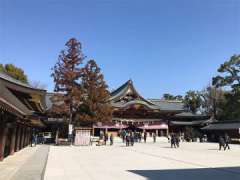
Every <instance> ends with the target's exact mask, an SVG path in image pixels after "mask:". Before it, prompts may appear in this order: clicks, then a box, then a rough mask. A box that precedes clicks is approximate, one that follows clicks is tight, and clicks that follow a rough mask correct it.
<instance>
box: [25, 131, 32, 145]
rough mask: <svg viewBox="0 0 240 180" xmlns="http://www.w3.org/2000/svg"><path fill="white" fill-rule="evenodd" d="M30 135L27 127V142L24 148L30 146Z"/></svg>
mask: <svg viewBox="0 0 240 180" xmlns="http://www.w3.org/2000/svg"><path fill="white" fill-rule="evenodd" d="M30 134H31V133H30V128H29V127H28V128H27V141H26V146H28V145H29V144H30V143H29V142H30Z"/></svg>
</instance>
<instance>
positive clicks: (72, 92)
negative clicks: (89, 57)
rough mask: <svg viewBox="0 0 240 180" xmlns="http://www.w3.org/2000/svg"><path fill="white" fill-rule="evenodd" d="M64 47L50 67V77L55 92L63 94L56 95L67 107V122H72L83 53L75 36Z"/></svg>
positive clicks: (80, 92)
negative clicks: (53, 83)
mask: <svg viewBox="0 0 240 180" xmlns="http://www.w3.org/2000/svg"><path fill="white" fill-rule="evenodd" d="M65 46H66V49H65V50H62V51H61V52H60V55H59V57H58V61H57V63H56V64H55V66H54V67H53V68H52V70H53V73H52V75H51V76H52V77H53V79H54V82H55V88H54V90H55V92H60V93H62V94H63V95H62V96H57V97H58V98H60V99H59V101H64V104H63V105H65V106H67V107H65V108H63V109H68V112H66V113H67V114H69V123H70V124H71V123H72V118H73V114H74V113H75V112H76V110H77V108H78V105H79V103H80V101H81V99H80V98H81V97H82V89H81V87H82V86H81V84H80V83H81V81H80V78H81V73H82V72H81V67H80V65H81V64H82V63H83V60H84V58H85V57H84V55H83V53H82V45H81V43H80V42H78V41H77V40H76V39H75V38H71V39H70V40H69V41H68V42H67V43H66V44H65Z"/></svg>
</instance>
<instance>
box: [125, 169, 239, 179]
mask: <svg viewBox="0 0 240 180" xmlns="http://www.w3.org/2000/svg"><path fill="white" fill-rule="evenodd" d="M129 172H131V173H134V174H137V175H140V176H142V177H145V178H147V179H149V180H214V179H217V180H240V167H223V168H198V169H169V170H129Z"/></svg>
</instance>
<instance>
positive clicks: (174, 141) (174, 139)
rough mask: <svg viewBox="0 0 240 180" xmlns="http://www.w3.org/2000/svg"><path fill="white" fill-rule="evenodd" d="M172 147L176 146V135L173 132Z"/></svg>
mask: <svg viewBox="0 0 240 180" xmlns="http://www.w3.org/2000/svg"><path fill="white" fill-rule="evenodd" d="M170 141H171V148H173V147H174V148H176V137H175V135H174V134H171V140H170Z"/></svg>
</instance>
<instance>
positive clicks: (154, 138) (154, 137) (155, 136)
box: [153, 133, 157, 143]
mask: <svg viewBox="0 0 240 180" xmlns="http://www.w3.org/2000/svg"><path fill="white" fill-rule="evenodd" d="M156 138H157V135H156V133H153V142H154V143H155V142H156Z"/></svg>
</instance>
